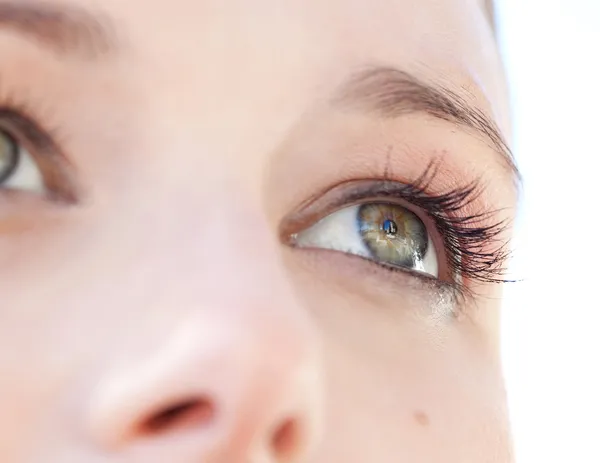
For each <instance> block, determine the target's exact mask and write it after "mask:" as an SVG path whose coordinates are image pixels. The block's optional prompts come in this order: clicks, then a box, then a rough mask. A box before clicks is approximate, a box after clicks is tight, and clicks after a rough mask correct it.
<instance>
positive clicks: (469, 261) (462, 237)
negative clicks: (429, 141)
mask: <svg viewBox="0 0 600 463" xmlns="http://www.w3.org/2000/svg"><path fill="white" fill-rule="evenodd" d="M438 166H439V164H438V163H436V162H435V161H434V162H432V163H430V164H429V165H428V167H427V169H426V170H425V172H424V173H423V174H422V175H421V177H420V178H419V179H417V181H416V182H415V183H414V185H409V186H406V190H405V194H407V195H409V196H411V197H412V201H413V202H414V203H416V204H417V205H419V206H421V207H423V208H424V209H425V211H427V212H428V214H429V215H430V216H431V218H432V219H433V220H434V222H435V225H436V227H437V229H438V231H439V232H440V234H441V235H442V238H443V240H444V242H445V245H446V248H447V249H448V251H449V252H448V257H447V259H448V264H449V266H450V268H451V269H452V270H453V271H454V272H456V273H458V274H460V275H462V276H463V277H466V278H469V279H472V280H476V281H480V282H483V283H506V282H508V281H509V280H506V279H505V275H506V271H507V269H506V262H507V260H508V257H509V256H510V250H509V243H508V241H507V240H506V239H501V236H502V235H504V232H505V231H506V229H507V228H508V226H509V224H508V223H507V220H506V219H503V220H500V221H498V222H494V223H492V224H490V219H491V218H493V217H494V215H496V213H497V212H498V211H487V212H482V213H478V214H473V215H464V214H462V213H461V211H464V210H465V209H466V208H467V207H468V206H469V204H471V203H472V202H473V201H475V200H476V199H477V198H478V197H479V196H480V195H481V193H482V190H483V186H482V185H481V183H480V182H478V181H474V182H472V183H470V184H468V185H466V186H464V187H459V188H456V189H454V190H451V191H448V192H445V193H443V194H440V195H433V196H432V195H429V194H427V193H426V192H427V191H428V190H429V186H430V184H431V182H432V181H433V179H434V178H435V176H436V175H437V171H438Z"/></svg>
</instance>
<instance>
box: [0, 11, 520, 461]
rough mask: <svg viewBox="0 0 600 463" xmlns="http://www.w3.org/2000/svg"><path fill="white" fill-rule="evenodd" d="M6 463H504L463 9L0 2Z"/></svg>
mask: <svg viewBox="0 0 600 463" xmlns="http://www.w3.org/2000/svg"><path fill="white" fill-rule="evenodd" d="M0 56H1V58H2V59H1V60H0V76H1V88H0V103H1V104H0V108H1V109H0V185H1V186H0V294H1V295H2V296H1V299H0V340H1V341H0V342H1V344H0V346H1V347H2V348H1V349H0V392H1V394H0V410H2V413H0V460H1V461H2V462H6V463H9V462H11V463H12V462H19V463H20V462H27V463H29V462H35V463H38V462H44V463H46V462H61V463H67V462H77V463H83V462H85V463H113V462H115V463H116V462H122V463H130V462H144V463H150V462H161V463H163V462H173V463H186V462H190V463H192V462H194V463H195V462H215V463H221V462H226V463H233V462H240V463H241V462H250V463H267V462H268V463H280V462H293V461H302V462H311V463H334V462H340V463H363V462H381V463H383V462H399V461H403V462H448V463H450V462H460V463H467V462H473V463H482V462H505V461H508V460H510V445H509V438H508V431H507V415H506V408H505V397H504V391H503V384H502V375H501V369H500V361H499V345H498V344H499V343H498V338H499V333H498V309H499V305H500V295H501V294H500V290H501V285H499V284H497V283H498V282H499V281H501V280H502V273H501V272H502V267H503V266H504V263H505V259H504V258H505V255H506V252H505V250H506V245H507V243H508V240H509V227H508V223H509V222H510V218H511V216H512V214H513V210H514V206H515V201H516V193H515V191H516V186H515V185H516V183H517V182H516V172H515V170H514V167H513V164H512V162H511V159H510V157H509V153H508V151H507V150H506V147H505V145H504V142H503V139H502V138H501V137H503V136H504V137H506V136H508V134H507V131H508V128H507V126H508V122H507V105H506V92H505V87H504V81H503V78H502V72H501V66H500V60H499V57H498V52H497V49H496V44H495V42H494V38H493V33H492V29H491V26H490V24H489V21H488V16H486V13H485V11H484V8H483V5H482V4H481V5H480V4H479V3H478V2H477V1H475V0H446V1H437V0H421V1H418V2H415V1H412V0H388V1H384V0H382V1H378V2H368V1H353V2H349V1H342V0H328V1H327V2H323V1H317V0H287V1H281V0H261V1H256V0H255V1H252V2H245V1H242V0H230V1H227V2H223V1H217V0H205V1H194V0H169V1H161V0H152V1H149V0H102V1H101V0H61V1H58V0H57V1H54V0H46V1H43V2H38V1H30V0H13V1H12V2H7V1H0Z"/></svg>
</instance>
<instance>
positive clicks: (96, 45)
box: [0, 0, 115, 59]
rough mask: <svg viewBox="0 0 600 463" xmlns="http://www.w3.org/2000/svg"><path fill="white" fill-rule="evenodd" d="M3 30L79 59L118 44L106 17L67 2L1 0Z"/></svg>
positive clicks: (106, 51) (101, 53) (1, 24)
mask: <svg viewBox="0 0 600 463" xmlns="http://www.w3.org/2000/svg"><path fill="white" fill-rule="evenodd" d="M0 29H7V30H9V31H11V32H14V33H18V34H20V35H23V36H25V37H26V38H28V39H31V40H34V41H35V42H37V43H38V44H40V45H42V46H44V47H47V48H49V49H51V50H53V51H55V52H58V53H59V54H61V55H69V56H74V57H79V58H88V59H89V58H92V59H95V58H98V57H99V56H101V55H105V54H107V53H109V52H110V51H112V50H113V49H114V47H115V37H114V34H113V31H112V27H111V25H110V23H109V22H108V21H107V19H106V18H105V17H104V16H102V15H100V14H97V13H96V14H95V13H92V12H90V11H87V10H84V9H81V8H78V7H75V6H70V5H64V4H61V5H50V4H48V3H45V2H39V1H32V2H27V3H25V2H23V0H12V1H5V0H0Z"/></svg>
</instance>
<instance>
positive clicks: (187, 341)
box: [89, 310, 320, 463]
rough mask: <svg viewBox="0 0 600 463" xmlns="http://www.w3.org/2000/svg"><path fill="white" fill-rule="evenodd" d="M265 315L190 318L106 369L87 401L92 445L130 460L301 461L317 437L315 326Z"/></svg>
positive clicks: (247, 462)
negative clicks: (138, 356)
mask: <svg viewBox="0 0 600 463" xmlns="http://www.w3.org/2000/svg"><path fill="white" fill-rule="evenodd" d="M212 313H217V314H222V313H227V311H226V310H223V311H212ZM267 319H268V317H266V318H263V319H262V320H261V317H260V316H256V313H255V316H254V317H250V318H246V319H239V318H238V319H237V320H234V319H232V318H228V317H224V316H215V317H212V319H211V318H208V317H207V316H206V315H203V316H197V317H195V318H190V319H188V320H186V322H185V323H183V326H180V327H179V328H178V329H176V330H175V331H174V332H173V333H171V334H170V335H169V336H168V337H167V338H168V340H167V341H166V342H165V343H164V344H163V345H162V346H161V347H160V348H159V349H157V350H156V351H154V352H152V353H149V354H147V355H146V360H145V361H139V360H137V361H132V362H130V364H131V365H136V366H134V367H129V366H123V367H120V368H119V369H118V370H117V371H113V372H111V373H110V374H108V375H107V379H105V380H103V381H101V382H100V384H98V385H97V387H96V391H95V393H94V394H93V400H92V405H91V407H90V408H91V411H90V413H89V429H90V432H91V435H92V436H93V440H94V442H95V444H96V445H97V446H99V447H100V448H101V450H102V453H106V452H116V453H119V454H124V455H128V458H129V459H126V460H125V461H128V462H129V461H140V462H145V463H146V462H148V463H150V462H166V461H170V462H173V463H185V462H190V463H192V462H194V463H196V462H201V461H202V462H215V463H217V462H218V463H220V462H228V463H235V462H240V463H241V462H244V463H249V462H253V463H254V462H256V463H283V462H294V461H301V460H303V459H304V458H305V457H306V455H307V454H308V453H309V452H310V449H311V447H313V445H314V443H315V442H316V440H317V438H318V424H319V410H320V407H319V399H320V384H319V373H318V358H317V350H316V349H315V343H314V342H313V341H312V340H311V339H310V338H311V335H310V331H309V330H306V329H298V327H294V326H285V323H278V324H274V323H273V319H271V320H270V321H269V322H268V323H266V321H267ZM119 461H121V460H119Z"/></svg>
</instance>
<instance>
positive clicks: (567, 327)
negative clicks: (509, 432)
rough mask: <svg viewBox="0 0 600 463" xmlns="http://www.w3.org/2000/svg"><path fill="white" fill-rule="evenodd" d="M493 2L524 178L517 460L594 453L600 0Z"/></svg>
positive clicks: (580, 457) (513, 304)
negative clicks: (495, 6)
mask: <svg viewBox="0 0 600 463" xmlns="http://www.w3.org/2000/svg"><path fill="white" fill-rule="evenodd" d="M497 3H498V10H499V11H498V13H499V16H500V17H499V20H500V23H501V44H502V48H503V52H504V56H505V61H506V64H507V69H508V74H509V81H510V85H511V87H512V100H513V109H514V121H515V143H514V148H515V151H516V155H517V159H518V163H519V166H520V168H521V170H522V172H523V175H524V178H525V190H524V197H523V207H522V210H521V217H520V223H519V232H518V239H517V250H516V258H515V262H514V265H513V268H514V270H515V273H516V275H517V276H520V277H523V278H524V279H525V280H524V281H523V282H522V283H518V284H513V285H509V287H508V288H507V293H506V299H505V301H506V302H505V310H504V320H503V328H504V343H503V354H504V363H505V372H506V377H507V386H508V391H509V404H510V406H511V415H512V421H513V433H514V437H515V444H516V451H517V461H518V462H520V463H546V462H550V463H553V462H569V463H570V462H575V463H585V462H594V463H600V272H598V268H599V266H600V90H599V89H600V1H598V0H554V1H552V0H497Z"/></svg>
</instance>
